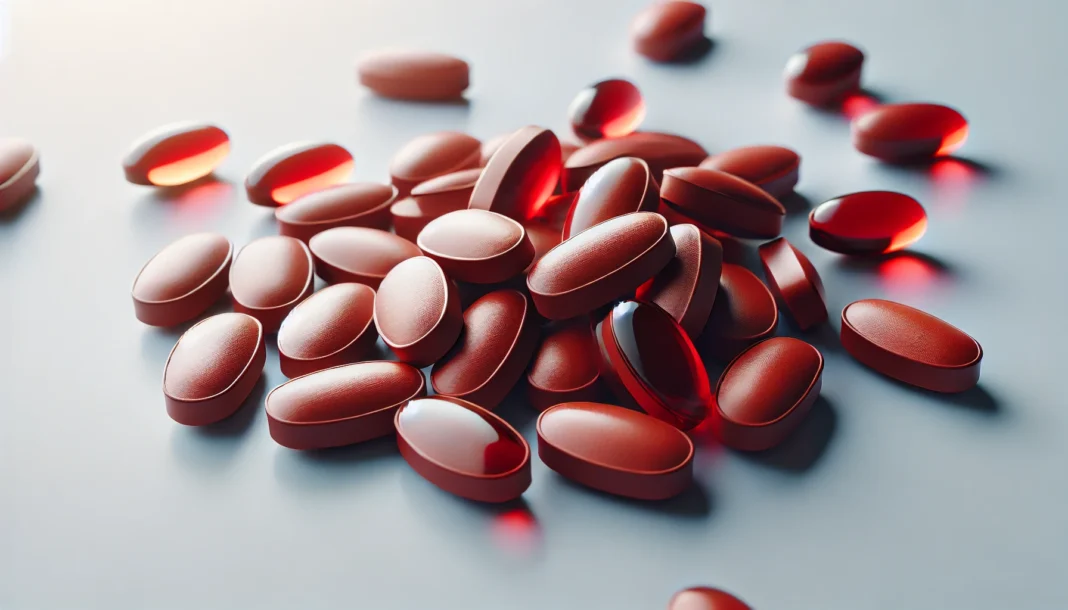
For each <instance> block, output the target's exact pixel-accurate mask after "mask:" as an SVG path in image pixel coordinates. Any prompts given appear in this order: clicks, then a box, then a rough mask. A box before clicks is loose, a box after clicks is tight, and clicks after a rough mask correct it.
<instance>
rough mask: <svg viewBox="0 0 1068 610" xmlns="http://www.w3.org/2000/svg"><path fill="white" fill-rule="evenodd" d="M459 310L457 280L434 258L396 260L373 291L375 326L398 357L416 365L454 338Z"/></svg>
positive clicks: (432, 358)
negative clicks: (449, 275) (452, 278)
mask: <svg viewBox="0 0 1068 610" xmlns="http://www.w3.org/2000/svg"><path fill="white" fill-rule="evenodd" d="M463 325H464V316H463V311H462V310H461V309H460V295H459V294H458V292H457V289H456V285H455V284H453V282H452V281H451V280H449V278H447V277H446V276H445V272H444V271H442V269H441V267H440V266H438V264H437V263H436V262H434V260H433V259H431V258H427V257H425V256H416V257H414V258H409V259H406V260H403V261H401V262H400V263H398V264H397V265H396V266H394V267H393V268H392V269H391V270H390V271H389V273H388V274H386V277H385V278H384V279H383V280H382V283H381V285H380V286H379V288H378V293H377V294H376V295H375V326H376V327H377V328H378V334H379V335H380V336H381V337H382V340H383V341H384V342H385V343H386V345H387V346H389V348H390V349H391V350H393V353H394V354H396V355H397V358H398V359H400V360H401V362H408V363H410V364H413V365H415V366H418V367H424V366H427V365H428V364H431V363H434V362H436V361H438V360H439V359H440V358H441V357H442V356H444V355H445V353H446V352H448V351H449V348H451V347H452V346H453V344H454V343H456V340H457V339H458V338H459V337H460V332H461V331H462V330H463Z"/></svg>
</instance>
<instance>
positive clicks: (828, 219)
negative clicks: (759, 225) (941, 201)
mask: <svg viewBox="0 0 1068 610" xmlns="http://www.w3.org/2000/svg"><path fill="white" fill-rule="evenodd" d="M808 229H809V237H811V238H812V241H813V243H815V244H816V245H818V246H821V247H823V248H826V249H828V250H830V251H832V252H840V253H842V254H886V253H888V252H895V251H897V250H901V249H903V248H907V247H908V246H910V245H912V244H914V243H916V241H917V240H919V239H920V238H921V237H923V234H924V233H925V232H926V231H927V212H925V211H924V209H923V206H922V205H920V202H919V201H916V200H915V199H913V198H912V197H909V196H908V195H903V194H901V193H894V192H891V191H863V192H860V193H852V194H849V195H842V196H841V197H836V198H834V199H831V200H830V201H825V202H823V203H821V204H820V205H819V206H818V207H816V209H814V210H812V212H811V213H810V214H809V216H808Z"/></svg>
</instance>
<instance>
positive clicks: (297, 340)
mask: <svg viewBox="0 0 1068 610" xmlns="http://www.w3.org/2000/svg"><path fill="white" fill-rule="evenodd" d="M374 311H375V291H374V290H373V289H372V288H370V287H368V286H364V285H363V284H351V283H345V284H335V285H333V286H327V287H326V288H323V289H322V290H320V291H319V292H316V293H315V294H313V295H311V296H310V297H308V298H307V299H304V301H302V302H301V303H300V305H297V306H296V307H295V308H294V309H293V311H291V312H289V315H288V316H286V319H285V320H283V321H282V327H281V328H279V329H278V363H279V364H280V365H281V368H282V373H283V374H284V375H285V376H286V377H299V376H301V375H307V374H308V373H314V372H315V371H321V370H322V369H327V368H330V367H333V366H340V365H342V364H350V363H353V362H358V361H360V360H364V359H366V358H367V357H368V356H369V355H371V354H372V353H373V352H374V346H375V341H376V340H377V339H378V330H377V329H376V328H375V325H374Z"/></svg>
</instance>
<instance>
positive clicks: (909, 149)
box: [851, 104, 968, 162]
mask: <svg viewBox="0 0 1068 610" xmlns="http://www.w3.org/2000/svg"><path fill="white" fill-rule="evenodd" d="M851 129H852V132H853V146H854V147H856V149H857V150H859V151H860V152H862V153H864V154H866V155H869V156H872V157H875V158H876V159H882V160H883V161H890V162H901V161H924V160H928V159H932V158H934V157H942V156H945V155H951V154H953V153H954V152H956V151H957V149H959V148H960V147H961V146H963V145H964V141H965V140H967V139H968V121H967V119H965V118H964V115H962V114H961V113H960V112H957V111H956V110H954V109H953V108H950V107H949V106H943V105H941V104H885V105H883V106H878V107H876V108H875V109H873V110H871V111H869V112H866V113H864V114H862V115H860V116H859V117H857V118H856V119H854V120H853V123H852V127H851Z"/></svg>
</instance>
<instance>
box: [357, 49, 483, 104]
mask: <svg viewBox="0 0 1068 610" xmlns="http://www.w3.org/2000/svg"><path fill="white" fill-rule="evenodd" d="M470 72H471V69H470V67H469V66H468V65H467V62H466V61H464V60H462V59H460V58H458V57H453V56H452V55H446V54H445V53H435V52H432V51H419V50H414V49H407V50H400V49H396V50H394V49H387V50H382V51H376V52H374V53H371V54H369V55H365V56H364V57H362V58H360V60H359V61H358V62H357V63H356V77H357V79H358V80H359V82H360V84H361V85H363V86H364V87H367V88H368V89H370V90H371V91H373V92H374V93H376V94H378V95H381V96H382V97H390V98H394V99H401V100H419V101H440V100H454V99H458V98H459V97H461V96H462V95H463V93H464V90H466V89H467V87H468V85H469V84H470V78H471V77H470Z"/></svg>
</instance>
